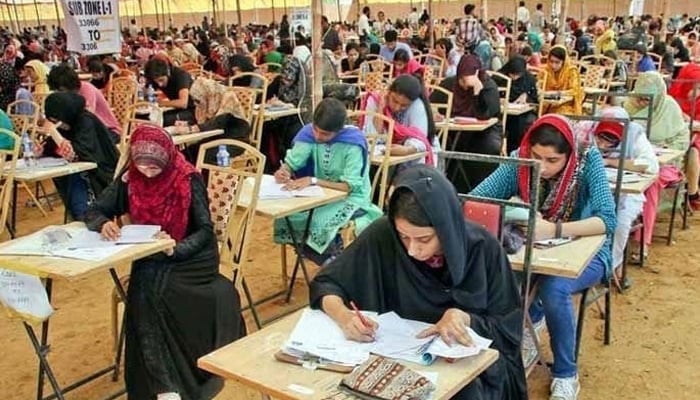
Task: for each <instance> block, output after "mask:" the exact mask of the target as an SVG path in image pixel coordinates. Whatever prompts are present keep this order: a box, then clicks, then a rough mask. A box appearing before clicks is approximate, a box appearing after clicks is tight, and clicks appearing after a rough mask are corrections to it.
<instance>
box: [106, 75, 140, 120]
mask: <svg viewBox="0 0 700 400" xmlns="http://www.w3.org/2000/svg"><path fill="white" fill-rule="evenodd" d="M138 90H139V84H138V82H136V79H134V78H133V77H123V78H114V79H112V80H111V88H110V90H109V92H108V93H109V96H108V101H109V105H110V106H112V110H113V111H114V116H115V117H117V121H118V122H119V124H120V125H124V123H125V122H126V120H127V118H128V115H127V112H128V110H129V106H131V105H132V104H134V103H136V100H137V98H136V96H137V95H138Z"/></svg>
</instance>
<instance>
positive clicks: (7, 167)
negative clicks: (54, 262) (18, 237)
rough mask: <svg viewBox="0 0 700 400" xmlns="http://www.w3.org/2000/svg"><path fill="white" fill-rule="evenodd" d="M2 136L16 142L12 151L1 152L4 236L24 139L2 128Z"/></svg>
mask: <svg viewBox="0 0 700 400" xmlns="http://www.w3.org/2000/svg"><path fill="white" fill-rule="evenodd" d="M0 134H5V135H7V136H9V137H11V138H12V139H13V140H14V146H13V147H12V149H7V150H0V171H4V173H3V177H2V179H1V180H0V234H2V233H3V232H4V231H5V227H7V215H8V212H9V211H10V207H11V206H10V203H11V202H12V190H13V189H14V180H15V168H16V167H17V159H18V158H19V148H20V146H21V141H22V138H20V137H19V136H17V135H16V134H15V133H14V132H12V131H10V130H8V129H3V128H0ZM10 236H14V232H10Z"/></svg>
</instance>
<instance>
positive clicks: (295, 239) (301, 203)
mask: <svg viewBox="0 0 700 400" xmlns="http://www.w3.org/2000/svg"><path fill="white" fill-rule="evenodd" d="M322 189H323V196H322V197H293V198H290V199H268V200H262V199H258V203H257V206H256V207H255V213H256V214H258V215H261V216H264V217H267V218H272V219H279V218H284V222H285V223H286V226H287V229H288V231H289V235H290V236H291V240H292V243H291V245H292V246H293V247H294V252H295V253H296V260H295V262H294V269H293V270H292V276H291V278H290V279H289V285H288V286H287V287H286V288H285V289H284V290H283V291H281V292H278V293H275V294H272V295H269V296H267V297H265V299H263V300H260V301H258V302H257V303H253V302H250V304H249V306H250V308H251V312H252V314H253V318H254V319H255V324H256V325H257V326H258V329H260V328H261V327H262V325H264V324H265V321H260V319H259V317H258V313H257V310H256V309H255V306H256V305H258V304H260V303H264V302H266V301H270V300H273V299H275V298H276V297H279V296H281V295H286V299H285V301H286V302H287V303H289V300H290V299H291V297H292V292H293V290H294V282H295V280H296V276H297V274H298V273H299V269H301V271H302V273H303V274H304V279H305V281H306V284H307V285H308V284H309V282H311V279H310V277H309V273H308V271H307V269H306V264H305V263H304V253H303V250H304V245H305V244H306V241H307V239H308V237H309V232H310V229H311V221H312V220H313V217H314V210H315V209H316V208H318V207H321V206H324V205H326V204H330V203H335V202H336V201H341V200H344V199H345V198H347V196H348V194H347V193H345V192H341V191H339V190H333V189H328V188H322ZM252 190H253V188H252V185H251V184H250V183H249V182H247V181H246V182H244V183H243V187H242V189H241V197H240V206H241V207H249V205H250V196H251V191H252ZM304 211H308V215H307V216H306V225H305V229H304V232H302V234H301V235H299V234H298V232H296V233H295V231H294V230H293V229H292V223H291V221H290V219H289V218H288V217H290V216H291V215H294V214H297V213H301V212H304ZM283 260H286V258H283ZM283 266H284V271H285V272H284V273H285V274H286V273H287V272H286V271H287V265H286V261H283ZM285 285H286V283H285ZM277 318H279V316H278V317H276V318H273V320H274V319H277Z"/></svg>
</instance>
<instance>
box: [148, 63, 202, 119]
mask: <svg viewBox="0 0 700 400" xmlns="http://www.w3.org/2000/svg"><path fill="white" fill-rule="evenodd" d="M144 72H145V74H146V79H147V81H148V85H152V86H153V88H154V89H156V90H158V89H160V90H161V91H162V92H163V94H164V95H165V97H166V98H165V99H159V100H158V105H159V106H161V107H172V108H174V110H170V111H167V112H165V113H163V126H171V125H175V121H187V122H188V123H190V124H196V123H197V120H196V119H195V111H194V110H195V105H194V101H193V100H192V98H191V97H190V87H191V86H192V82H193V80H192V76H191V75H190V74H189V73H188V72H187V71H185V70H183V69H181V68H179V67H175V66H172V65H169V64H168V63H167V62H166V61H164V60H162V59H159V58H153V59H151V60H149V61H148V62H147V63H146V66H145V67H144Z"/></svg>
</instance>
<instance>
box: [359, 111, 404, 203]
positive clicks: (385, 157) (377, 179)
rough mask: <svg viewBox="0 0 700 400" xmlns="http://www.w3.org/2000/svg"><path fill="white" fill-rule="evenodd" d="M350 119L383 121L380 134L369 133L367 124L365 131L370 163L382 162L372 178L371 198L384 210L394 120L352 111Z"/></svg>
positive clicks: (382, 115)
mask: <svg viewBox="0 0 700 400" xmlns="http://www.w3.org/2000/svg"><path fill="white" fill-rule="evenodd" d="M348 118H349V119H351V120H358V119H360V118H364V120H365V121H368V119H369V118H373V119H374V121H377V120H379V121H381V125H382V126H381V127H380V128H379V132H368V131H367V126H366V124H365V127H364V131H365V137H366V138H367V143H368V145H369V159H370V161H371V160H373V159H374V160H381V162H380V164H379V167H378V169H377V172H376V173H375V174H374V177H372V193H371V195H370V197H371V198H372V199H374V198H375V197H376V198H377V206H378V207H379V208H381V209H384V202H385V199H386V195H387V190H388V188H389V183H390V182H389V167H390V165H389V164H390V161H391V154H390V153H389V146H391V143H392V142H391V140H392V137H393V136H394V120H393V119H391V118H389V117H387V116H385V115H384V114H378V113H374V112H371V111H370V112H367V111H352V112H349V113H348ZM375 127H376V126H375ZM382 146H384V151H383V152H382V149H381V148H382ZM370 164H371V162H370ZM377 190H379V193H377Z"/></svg>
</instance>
